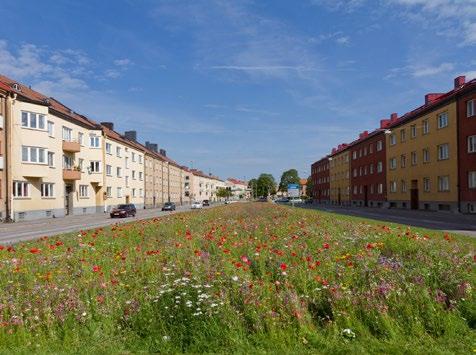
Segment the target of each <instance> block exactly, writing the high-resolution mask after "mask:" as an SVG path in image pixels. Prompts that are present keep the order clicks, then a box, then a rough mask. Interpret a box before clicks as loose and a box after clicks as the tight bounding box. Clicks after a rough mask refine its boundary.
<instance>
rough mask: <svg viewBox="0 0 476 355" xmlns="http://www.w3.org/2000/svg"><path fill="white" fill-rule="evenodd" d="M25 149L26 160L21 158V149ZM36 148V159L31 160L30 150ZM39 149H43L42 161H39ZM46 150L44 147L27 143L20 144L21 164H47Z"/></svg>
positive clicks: (21, 155) (21, 156)
mask: <svg viewBox="0 0 476 355" xmlns="http://www.w3.org/2000/svg"><path fill="white" fill-rule="evenodd" d="M24 148H26V149H27V152H28V153H27V160H23V149H24ZM32 150H36V157H37V161H31V151H32ZM40 150H42V151H43V162H40ZM47 152H48V150H47V148H44V147H33V146H28V145H22V146H21V151H20V161H21V162H22V163H23V164H36V165H48V154H47Z"/></svg>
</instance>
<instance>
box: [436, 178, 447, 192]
mask: <svg viewBox="0 0 476 355" xmlns="http://www.w3.org/2000/svg"><path fill="white" fill-rule="evenodd" d="M438 191H440V192H446V191H450V177H449V176H438Z"/></svg>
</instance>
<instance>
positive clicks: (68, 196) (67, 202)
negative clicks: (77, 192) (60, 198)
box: [64, 184, 73, 215]
mask: <svg viewBox="0 0 476 355" xmlns="http://www.w3.org/2000/svg"><path fill="white" fill-rule="evenodd" d="M64 209H65V214H66V215H70V214H71V212H72V210H73V185H71V184H66V185H65V186H64Z"/></svg>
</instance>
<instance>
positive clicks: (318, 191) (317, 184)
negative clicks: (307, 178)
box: [311, 158, 330, 203]
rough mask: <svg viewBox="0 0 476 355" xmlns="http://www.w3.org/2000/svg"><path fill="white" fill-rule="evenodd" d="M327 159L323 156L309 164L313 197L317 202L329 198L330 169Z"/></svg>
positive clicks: (326, 200) (325, 201) (327, 200)
mask: <svg viewBox="0 0 476 355" xmlns="http://www.w3.org/2000/svg"><path fill="white" fill-rule="evenodd" d="M329 169H330V168H329V159H327V158H323V159H321V160H319V161H317V162H315V163H314V164H312V166H311V179H312V181H313V185H314V187H313V194H312V196H313V199H314V200H315V201H317V202H319V203H327V202H329V200H330V175H329V174H330V170H329Z"/></svg>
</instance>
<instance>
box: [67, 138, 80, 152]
mask: <svg viewBox="0 0 476 355" xmlns="http://www.w3.org/2000/svg"><path fill="white" fill-rule="evenodd" d="M63 151H65V152H71V153H79V152H80V151H81V144H79V142H76V141H71V142H68V141H63Z"/></svg>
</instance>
